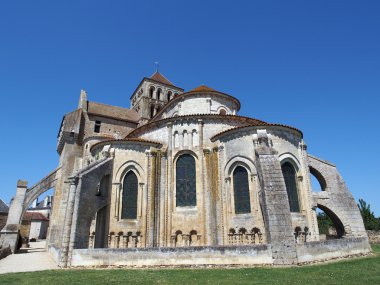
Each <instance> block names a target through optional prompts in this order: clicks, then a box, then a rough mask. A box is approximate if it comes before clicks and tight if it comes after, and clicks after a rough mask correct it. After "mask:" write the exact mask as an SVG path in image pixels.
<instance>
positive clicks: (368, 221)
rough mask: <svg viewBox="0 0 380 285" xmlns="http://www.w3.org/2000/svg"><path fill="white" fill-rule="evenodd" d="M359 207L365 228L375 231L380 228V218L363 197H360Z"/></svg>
mask: <svg viewBox="0 0 380 285" xmlns="http://www.w3.org/2000/svg"><path fill="white" fill-rule="evenodd" d="M358 207H359V210H360V213H361V215H362V218H363V222H364V227H365V229H366V230H375V231H378V230H380V218H376V217H375V215H374V213H373V212H372V211H371V206H370V204H367V203H366V201H364V200H363V199H359V204H358Z"/></svg>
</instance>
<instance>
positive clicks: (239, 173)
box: [233, 166, 251, 214]
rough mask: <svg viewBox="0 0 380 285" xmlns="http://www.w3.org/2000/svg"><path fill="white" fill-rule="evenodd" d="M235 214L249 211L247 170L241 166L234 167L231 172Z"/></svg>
mask: <svg viewBox="0 0 380 285" xmlns="http://www.w3.org/2000/svg"><path fill="white" fill-rule="evenodd" d="M233 178H234V179H233V180H234V199H235V214H245V213H250V212H251V202H250V198H249V185H248V184H249V182H248V172H247V170H246V169H245V168H244V167H242V166H238V167H236V168H235V170H234V173H233Z"/></svg>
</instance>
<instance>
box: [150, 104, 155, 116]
mask: <svg viewBox="0 0 380 285" xmlns="http://www.w3.org/2000/svg"><path fill="white" fill-rule="evenodd" d="M154 111H155V110H154V105H152V106H150V118H151V119H152V118H153V117H154V115H155V113H154Z"/></svg>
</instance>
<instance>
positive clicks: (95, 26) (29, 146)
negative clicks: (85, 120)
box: [0, 0, 380, 215]
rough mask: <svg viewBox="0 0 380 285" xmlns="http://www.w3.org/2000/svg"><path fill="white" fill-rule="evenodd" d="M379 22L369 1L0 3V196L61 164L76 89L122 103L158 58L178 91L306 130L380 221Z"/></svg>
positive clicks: (312, 146) (377, 6) (379, 7)
mask: <svg viewBox="0 0 380 285" xmlns="http://www.w3.org/2000/svg"><path fill="white" fill-rule="evenodd" d="M158 2H160V3H158ZM182 2H183V3H182ZM185 2H186V3H185ZM379 15H380V1H365V0H361V1H282V0H281V1H280V0H279V1H224V2H223V1H170V2H169V1H166V2H163V1H38V0H37V1H2V2H1V3H0V96H1V112H0V127H1V140H0V144H1V145H0V155H1V158H2V163H0V177H1V186H0V187H1V188H0V197H1V198H3V199H4V200H5V201H7V202H9V200H10V198H11V197H12V195H13V194H14V192H15V187H16V181H17V179H19V178H22V179H26V180H28V181H29V185H30V186H31V185H32V184H34V183H35V182H37V181H38V180H39V179H40V178H42V177H44V176H45V175H46V174H48V173H49V172H50V171H51V170H53V169H54V168H55V167H56V166H57V164H58V155H57V153H56V138H57V132H58V128H59V125H60V123H61V119H62V116H63V115H64V114H65V113H67V112H70V111H72V110H73V109H75V108H76V105H77V102H78V97H79V93H80V89H86V90H87V92H88V96H89V100H91V101H98V102H103V103H107V104H113V105H119V106H125V107H129V96H130V95H131V93H132V92H133V90H134V89H135V88H136V86H137V84H138V83H139V82H140V80H141V79H142V78H143V77H144V76H150V75H151V74H152V73H153V71H154V62H155V61H159V62H160V70H161V71H162V73H163V74H165V75H166V76H167V77H168V78H169V79H170V80H171V81H173V82H174V83H175V84H177V85H178V86H181V87H183V88H185V89H186V90H189V89H191V88H194V87H196V86H197V85H200V84H206V85H208V86H210V87H212V88H215V89H218V90H220V91H223V92H226V93H229V94H231V95H233V96H235V97H237V98H238V99H239V100H240V101H241V103H242V109H241V112H240V114H241V115H245V116H251V117H255V118H258V119H262V120H265V121H269V122H275V123H283V124H288V125H291V126H294V127H297V128H299V129H301V130H302V131H303V132H304V136H305V141H306V143H307V144H308V151H309V153H311V154H313V155H316V156H319V157H321V158H324V159H327V160H329V161H331V162H333V163H335V164H336V165H337V166H338V168H339V170H340V171H341V174H342V175H343V177H344V179H345V180H346V183H347V185H348V187H349V189H350V190H351V191H352V193H353V194H354V196H355V198H356V199H358V198H364V199H365V200H366V201H367V202H369V203H370V204H371V208H372V209H373V210H374V211H375V213H376V215H380V205H379V204H380V194H379V193H380V186H379V177H380V166H379V165H380V159H379V147H380V128H379V126H380V112H379V110H378V109H379V107H380V99H379V96H380V16H379Z"/></svg>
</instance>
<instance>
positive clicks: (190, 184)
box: [176, 154, 197, 207]
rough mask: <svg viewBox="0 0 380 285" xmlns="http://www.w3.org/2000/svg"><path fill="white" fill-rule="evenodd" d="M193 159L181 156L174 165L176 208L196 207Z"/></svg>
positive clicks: (186, 155)
mask: <svg viewBox="0 0 380 285" xmlns="http://www.w3.org/2000/svg"><path fill="white" fill-rule="evenodd" d="M196 205H197V196H196V179H195V159H194V157H193V156H192V155H190V154H183V155H181V156H180V157H179V158H178V159H177V163H176V206H177V207H185V206H196Z"/></svg>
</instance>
